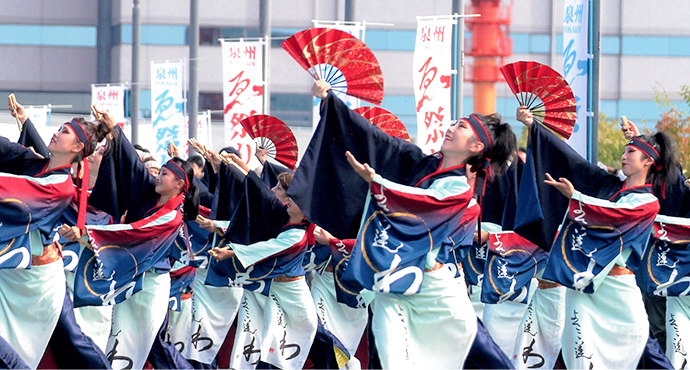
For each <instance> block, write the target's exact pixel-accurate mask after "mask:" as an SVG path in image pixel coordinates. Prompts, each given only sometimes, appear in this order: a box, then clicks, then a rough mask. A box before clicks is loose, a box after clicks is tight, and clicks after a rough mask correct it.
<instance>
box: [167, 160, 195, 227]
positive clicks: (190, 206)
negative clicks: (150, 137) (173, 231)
mask: <svg viewBox="0 0 690 370" xmlns="http://www.w3.org/2000/svg"><path fill="white" fill-rule="evenodd" d="M171 161H173V162H175V163H177V164H178V165H180V167H182V169H183V170H184V172H185V173H186V174H187V181H188V182H189V189H187V193H186V194H185V197H184V219H185V220H187V221H192V220H196V216H197V215H198V214H199V188H197V187H196V185H195V184H194V169H193V168H192V165H191V164H190V163H189V162H188V161H185V160H184V159H181V158H179V157H175V158H172V159H171Z"/></svg>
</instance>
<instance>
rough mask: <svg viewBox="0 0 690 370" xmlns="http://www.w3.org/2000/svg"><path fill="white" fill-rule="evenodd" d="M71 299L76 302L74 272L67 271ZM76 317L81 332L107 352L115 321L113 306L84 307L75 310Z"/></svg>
mask: <svg viewBox="0 0 690 370" xmlns="http://www.w3.org/2000/svg"><path fill="white" fill-rule="evenodd" d="M65 275H66V276H67V287H68V289H69V290H70V297H71V298H72V300H74V272H72V271H65ZM74 317H75V318H76V320H77V324H79V327H80V328H81V331H82V332H83V333H84V334H85V335H87V336H88V337H89V338H91V340H93V342H94V343H95V344H96V345H97V346H98V348H100V349H101V351H103V353H105V352H106V348H107V346H108V336H110V325H111V323H112V319H113V306H82V307H75V308H74Z"/></svg>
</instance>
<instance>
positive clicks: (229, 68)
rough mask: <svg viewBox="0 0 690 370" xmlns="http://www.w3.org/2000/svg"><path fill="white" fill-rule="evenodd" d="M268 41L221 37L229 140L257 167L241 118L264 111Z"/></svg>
mask: <svg viewBox="0 0 690 370" xmlns="http://www.w3.org/2000/svg"><path fill="white" fill-rule="evenodd" d="M263 55H264V40H263V39H260V40H259V41H244V40H239V41H226V40H221V57H222V58H223V105H224V106H225V109H224V112H225V115H224V121H225V140H224V143H225V144H226V145H231V146H233V147H235V148H237V150H238V151H239V152H240V155H241V156H242V159H243V160H244V161H245V162H247V163H248V164H249V166H250V167H252V168H254V167H255V166H257V165H258V163H259V162H258V160H257V159H255V158H254V152H255V150H256V148H255V146H256V144H254V141H253V140H252V138H251V137H250V136H249V135H248V134H247V133H246V132H245V131H244V129H243V128H242V125H240V121H242V120H243V119H245V118H247V117H249V116H253V115H255V114H263V113H264V76H263V69H264V68H263V60H264V59H263Z"/></svg>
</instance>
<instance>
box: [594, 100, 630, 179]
mask: <svg viewBox="0 0 690 370" xmlns="http://www.w3.org/2000/svg"><path fill="white" fill-rule="evenodd" d="M598 140H599V150H598V151H597V154H598V156H599V162H601V163H603V164H605V165H607V166H609V167H613V168H620V166H621V155H622V154H623V149H624V148H625V144H626V143H627V140H625V136H623V132H622V131H621V128H620V124H619V123H618V121H617V120H616V119H613V118H611V119H609V118H608V117H607V116H606V115H605V114H604V113H601V112H600V113H599V135H598Z"/></svg>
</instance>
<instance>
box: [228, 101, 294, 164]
mask: <svg viewBox="0 0 690 370" xmlns="http://www.w3.org/2000/svg"><path fill="white" fill-rule="evenodd" d="M240 124H241V125H242V127H244V130H245V131H247V133H248V134H249V136H251V137H252V139H254V141H255V142H256V144H257V146H258V147H259V148H261V149H266V150H267V151H268V155H269V156H270V157H271V158H273V159H275V160H276V161H278V162H280V163H282V164H284V165H285V166H287V167H288V168H290V169H291V170H294V169H295V164H297V153H298V149H297V140H295V135H293V134H292V130H290V128H289V127H288V125H286V124H285V122H283V121H281V120H279V119H278V118H275V117H273V116H268V115H265V114H257V115H254V116H249V117H247V118H245V119H243V120H242V121H240Z"/></svg>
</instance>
